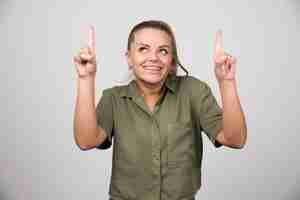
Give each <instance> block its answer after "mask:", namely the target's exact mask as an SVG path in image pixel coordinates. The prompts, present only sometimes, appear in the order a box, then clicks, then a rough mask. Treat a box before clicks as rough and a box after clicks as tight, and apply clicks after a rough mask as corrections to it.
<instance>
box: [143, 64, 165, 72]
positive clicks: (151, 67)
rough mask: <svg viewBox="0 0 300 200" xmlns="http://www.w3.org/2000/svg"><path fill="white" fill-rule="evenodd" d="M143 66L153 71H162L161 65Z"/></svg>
mask: <svg viewBox="0 0 300 200" xmlns="http://www.w3.org/2000/svg"><path fill="white" fill-rule="evenodd" d="M143 68H144V69H145V70H146V71H149V72H153V73H159V72H160V71H161V67H160V66H155V65H148V66H143Z"/></svg>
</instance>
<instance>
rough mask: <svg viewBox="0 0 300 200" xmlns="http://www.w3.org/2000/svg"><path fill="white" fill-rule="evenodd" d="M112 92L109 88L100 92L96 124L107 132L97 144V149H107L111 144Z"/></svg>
mask: <svg viewBox="0 0 300 200" xmlns="http://www.w3.org/2000/svg"><path fill="white" fill-rule="evenodd" d="M112 103H113V101H112V94H111V92H110V91H109V89H106V90H104V91H103V93H102V97H101V98H100V100H99V102H98V104H97V107H96V117H97V125H98V126H99V127H101V128H103V129H104V131H105V133H106V134H107V138H106V140H105V141H104V142H103V143H102V144H100V145H98V146H97V148H98V149H108V148H110V146H111V145H112V137H113V124H114V123H113V105H112Z"/></svg>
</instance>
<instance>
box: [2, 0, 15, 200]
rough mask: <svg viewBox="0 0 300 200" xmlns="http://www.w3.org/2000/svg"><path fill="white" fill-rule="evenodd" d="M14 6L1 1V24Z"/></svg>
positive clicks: (8, 2) (3, 0) (10, 2)
mask: <svg viewBox="0 0 300 200" xmlns="http://www.w3.org/2000/svg"><path fill="white" fill-rule="evenodd" d="M12 6H13V5H12V1H9V0H0V22H3V21H4V19H5V18H6V17H9V13H10V12H9V10H11V8H12ZM0 197H1V196H0ZM1 200H2V199H1Z"/></svg>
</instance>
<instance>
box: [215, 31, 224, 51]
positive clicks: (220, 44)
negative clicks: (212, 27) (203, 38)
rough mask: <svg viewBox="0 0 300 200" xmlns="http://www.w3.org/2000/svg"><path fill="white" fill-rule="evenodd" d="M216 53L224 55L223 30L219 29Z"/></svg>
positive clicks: (216, 36) (216, 38) (216, 39)
mask: <svg viewBox="0 0 300 200" xmlns="http://www.w3.org/2000/svg"><path fill="white" fill-rule="evenodd" d="M214 55H215V56H220V55H223V46H222V31H221V30H218V31H217V32H216V35H215V43H214Z"/></svg>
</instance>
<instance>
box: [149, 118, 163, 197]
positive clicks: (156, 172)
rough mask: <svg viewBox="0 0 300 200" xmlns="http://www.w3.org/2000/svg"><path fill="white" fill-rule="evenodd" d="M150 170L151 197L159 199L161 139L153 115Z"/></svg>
mask: <svg viewBox="0 0 300 200" xmlns="http://www.w3.org/2000/svg"><path fill="white" fill-rule="evenodd" d="M151 134H152V137H151V138H152V163H153V164H152V171H153V176H154V182H153V185H154V187H153V188H154V191H153V196H154V198H153V199H160V194H161V153H160V149H161V148H160V147H161V141H160V132H159V126H158V122H157V120H156V118H155V116H154V115H153V116H152V131H151Z"/></svg>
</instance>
